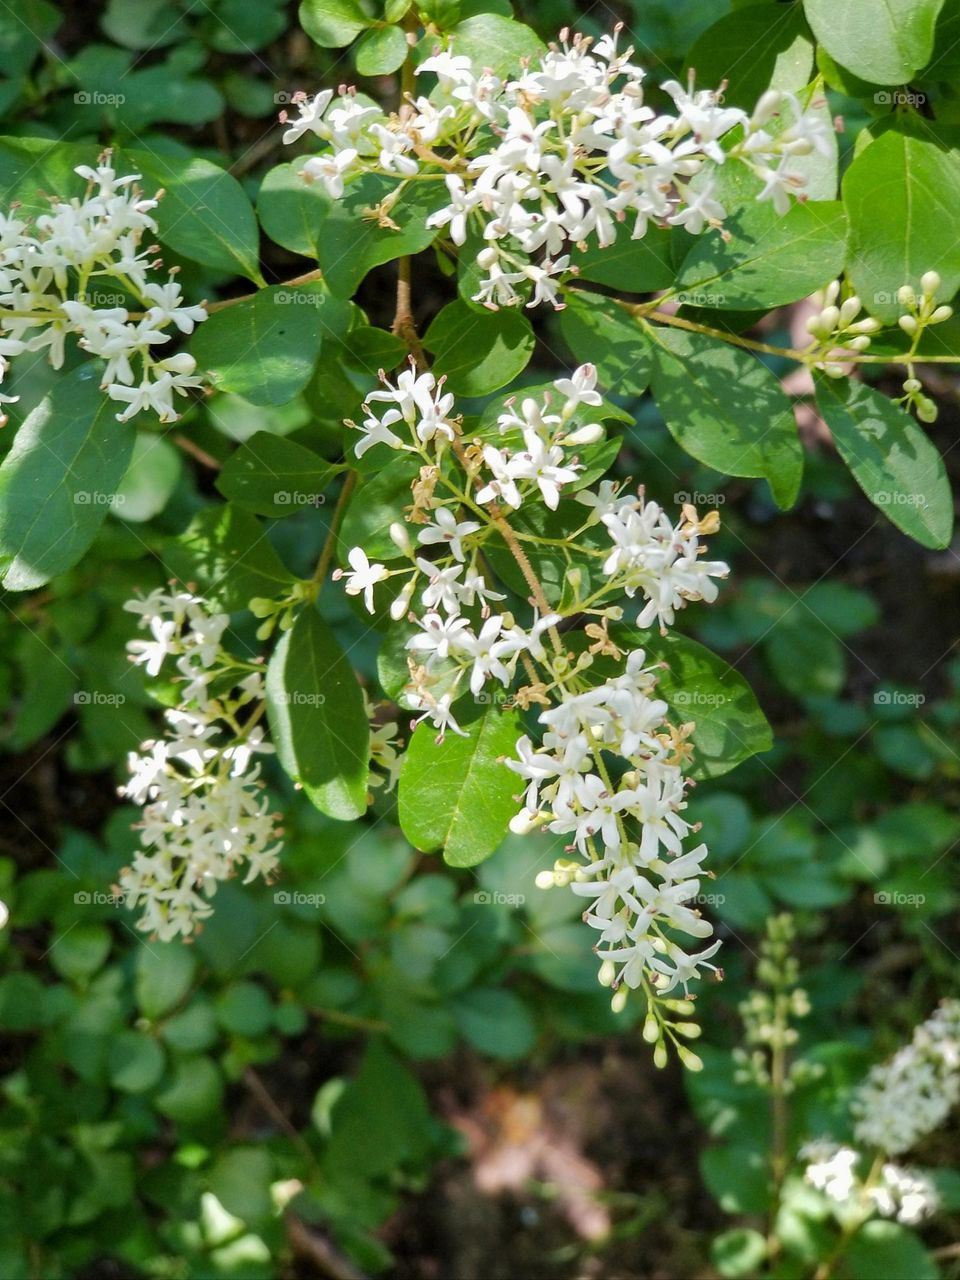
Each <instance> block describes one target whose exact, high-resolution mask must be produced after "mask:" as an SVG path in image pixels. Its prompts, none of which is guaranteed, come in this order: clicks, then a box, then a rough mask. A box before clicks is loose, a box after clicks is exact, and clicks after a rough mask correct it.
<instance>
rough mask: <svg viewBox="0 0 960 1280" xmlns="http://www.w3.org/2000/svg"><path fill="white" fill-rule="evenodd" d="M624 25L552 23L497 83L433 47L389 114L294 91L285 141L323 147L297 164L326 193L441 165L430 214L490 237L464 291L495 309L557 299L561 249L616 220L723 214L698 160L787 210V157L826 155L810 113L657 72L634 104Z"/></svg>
mask: <svg viewBox="0 0 960 1280" xmlns="http://www.w3.org/2000/svg"><path fill="white" fill-rule="evenodd" d="M619 30H620V28H619V27H618V28H617V29H616V31H615V32H614V34H613V35H607V36H604V37H603V38H602V39H600V40H599V41H597V43H596V44H593V43H592V41H591V40H590V39H588V38H586V37H583V36H579V35H575V36H573V38H572V39H570V38H569V34H568V32H566V31H563V32H561V34H560V41H559V43H558V44H556V45H552V46H551V47H550V48H549V49H548V50H547V52H546V53H544V54H543V56H542V57H541V58H539V60H538V63H537V65H532V64H531V63H530V61H529V60H521V63H520V65H519V66H518V68H517V74H516V76H515V78H513V79H507V80H502V79H500V78H499V77H498V76H497V75H495V74H494V73H493V72H492V71H491V70H489V69H488V68H485V67H483V66H482V65H478V64H477V63H476V62H474V61H473V60H472V59H471V58H469V57H467V56H465V55H463V54H456V53H453V52H451V51H449V50H442V51H438V52H436V53H435V54H434V55H433V56H432V57H428V58H426V59H425V60H424V61H423V62H421V63H420V65H419V67H417V74H418V75H422V74H423V73H425V72H428V73H433V74H434V75H435V76H436V77H437V81H438V83H437V86H436V87H435V88H434V90H433V91H432V92H431V94H430V95H429V97H424V96H419V97H416V98H413V97H411V98H410V99H409V100H408V101H407V102H405V103H404V104H403V106H402V107H401V109H400V110H399V112H396V113H393V114H390V115H388V114H386V113H385V112H383V111H382V110H381V109H380V108H379V107H377V106H376V105H375V104H374V103H372V102H370V101H369V100H366V99H363V98H361V97H359V96H357V95H356V94H355V92H353V91H349V90H341V93H340V95H339V96H337V97H335V96H334V94H333V91H332V90H329V89H327V90H324V91H323V92H322V93H319V94H317V95H316V96H315V97H314V98H307V97H306V96H305V95H299V97H298V101H299V108H300V117H299V119H298V120H296V121H295V122H293V123H292V124H291V125H290V127H289V128H288V129H287V130H286V132H285V133H284V141H285V142H294V141H296V140H297V139H299V138H301V137H302V136H303V135H304V134H305V133H312V134H314V135H316V136H317V137H318V138H320V139H322V140H323V141H324V142H326V143H328V144H329V150H327V151H325V152H324V153H323V154H321V155H317V156H314V157H312V158H310V159H308V160H307V161H306V162H305V163H304V165H303V168H302V169H301V174H302V176H303V178H304V180H305V181H307V182H315V181H319V182H322V183H323V184H324V186H325V187H326V190H327V192H328V193H329V194H330V196H331V197H333V198H335V199H339V198H340V197H341V196H342V195H343V192H344V186H345V183H346V182H347V181H349V179H350V178H352V177H354V176H355V175H357V174H361V173H376V174H381V175H386V176H389V177H392V178H396V179H397V180H398V182H406V181H409V180H415V179H418V178H424V177H429V178H433V179H436V178H439V177H442V178H443V179H444V181H445V183H446V188H447V197H448V200H447V203H446V204H445V205H444V206H443V207H442V208H440V209H438V210H437V211H436V212H435V213H434V214H432V216H431V217H430V218H429V220H428V225H429V226H433V227H446V228H448V234H449V236H450V238H451V240H452V241H453V242H454V244H456V245H463V244H464V243H465V242H466V240H467V236H468V232H469V231H470V230H474V231H475V232H476V234H477V237H478V239H480V240H482V241H484V242H485V243H484V245H483V247H482V248H481V249H480V250H479V252H478V254H477V257H476V262H477V266H478V267H479V269H480V271H481V272H482V273H484V274H483V279H482V281H481V283H480V286H479V289H478V291H477V293H476V294H475V295H474V299H475V301H479V302H483V303H485V304H487V305H488V306H491V307H497V306H501V305H506V306H509V305H516V304H519V303H521V302H522V301H524V300H525V298H526V297H527V295H530V294H531V291H532V296H530V297H529V301H528V302H527V305H528V306H531V307H532V306H537V305H538V304H540V303H541V302H549V303H552V304H553V305H559V300H558V294H557V288H558V284H559V280H558V277H561V276H562V275H563V274H564V273H565V272H567V271H569V269H570V259H569V249H570V248H571V247H572V246H573V245H583V244H587V243H589V242H590V241H593V242H595V243H596V244H597V245H599V246H601V247H603V246H607V245H611V244H613V243H614V241H615V240H616V238H617V235H618V234H619V228H620V227H621V226H622V225H626V227H627V234H628V235H629V236H630V237H631V238H633V239H638V238H640V237H642V236H643V235H645V234H646V231H647V228H648V226H649V225H650V224H651V223H656V224H661V225H672V226H681V227H685V228H686V229H687V230H688V231H690V232H692V233H693V234H697V233H699V232H701V231H702V230H703V229H704V228H705V227H706V226H719V225H720V224H721V223H722V221H723V219H724V217H725V216H726V211H725V209H724V207H723V205H722V204H721V203H720V201H719V200H718V199H717V194H716V187H715V183H714V182H713V180H712V179H711V178H710V176H709V174H707V173H706V172H701V171H703V170H704V166H705V165H706V164H707V162H708V161H709V162H712V163H713V164H714V165H721V164H723V163H725V162H727V161H728V160H729V159H731V158H736V159H738V160H740V161H742V162H744V163H746V164H747V165H749V166H750V167H751V168H752V169H753V170H754V172H756V173H757V174H758V175H759V176H760V177H761V179H762V180H763V183H764V185H763V188H762V190H761V191H760V193H759V195H758V197H757V198H758V199H759V200H771V201H772V202H773V204H774V206H775V207H776V209H777V210H778V211H779V212H781V213H782V212H785V211H786V209H787V208H788V207H789V203H790V195H791V193H793V194H797V193H800V192H802V189H803V187H804V185H805V179H804V174H803V168H802V166H800V165H798V163H797V160H798V158H799V157H802V156H805V155H807V154H809V153H810V152H812V151H815V150H817V151H821V152H828V151H829V147H830V143H829V130H828V126H826V125H824V123H823V121H822V119H821V117H820V116H819V115H817V114H816V113H815V112H814V111H812V110H804V108H803V107H801V105H800V103H799V102H798V101H797V99H796V98H795V97H794V96H793V95H791V94H787V93H780V92H776V91H770V92H768V93H765V94H764V95H763V97H762V98H761V99H760V101H759V103H758V104H757V106H756V109H755V110H754V112H753V114H752V115H747V114H746V113H745V112H744V111H741V110H740V109H739V108H737V107H726V106H723V105H722V101H721V95H720V94H719V93H717V92H715V91H712V90H709V89H702V90H695V89H694V87H693V83H692V81H691V83H690V84H689V85H688V86H687V87H686V88H684V87H683V86H682V85H680V84H678V83H677V82H676V81H667V82H666V83H665V84H664V85H663V89H664V90H665V92H666V93H667V94H669V96H670V97H671V98H672V99H673V103H674V111H673V112H672V113H671V112H667V113H659V112H657V111H655V110H654V109H653V108H652V107H651V106H649V105H648V104H647V103H646V101H645V98H644V88H643V81H644V79H645V72H644V71H643V69H642V68H641V67H639V66H637V65H636V64H635V63H633V62H632V61H631V58H632V56H633V50H632V49H626V50H624V51H620V50H618V48H617V43H618V36H619ZM281 119H283V120H284V121H286V115H285V114H284V115H283V116H282V117H281ZM734 130H738V133H737V134H736V135H735V137H734V138H731V136H730V135H731V134H732V133H733V131H734ZM722 144H726V145H722ZM441 151H442V154H441ZM698 175H700V177H699V178H698ZM694 179H697V180H696V181H694ZM390 200H391V198H388V201H387V202H385V203H386V204H387V205H388V206H389V203H390ZM382 212H383V215H384V216H388V215H389V208H388V207H382Z"/></svg>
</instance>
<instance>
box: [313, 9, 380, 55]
mask: <svg viewBox="0 0 960 1280" xmlns="http://www.w3.org/2000/svg"><path fill="white" fill-rule="evenodd" d="M300 25H301V26H302V27H303V29H304V31H305V32H306V33H307V35H308V36H309V37H310V39H311V40H313V41H314V43H315V44H318V45H320V46H321V48H324V49H341V48H343V46H344V45H347V44H349V43H350V41H351V40H353V38H354V37H355V36H358V35H359V34H360V32H361V31H363V29H364V28H365V27H369V26H370V19H369V18H368V17H367V15H366V14H365V13H364V12H363V9H361V7H360V5H359V4H358V2H357V0H303V3H302V4H301V5H300Z"/></svg>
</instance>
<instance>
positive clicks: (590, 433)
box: [563, 308, 949, 444]
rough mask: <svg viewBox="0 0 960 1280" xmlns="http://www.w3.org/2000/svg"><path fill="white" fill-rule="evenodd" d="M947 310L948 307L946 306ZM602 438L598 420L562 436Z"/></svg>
mask: <svg viewBox="0 0 960 1280" xmlns="http://www.w3.org/2000/svg"><path fill="white" fill-rule="evenodd" d="M947 309H948V310H949V308H947ZM602 439H603V427H601V426H600V424H599V422H591V423H590V424H589V425H588V426H586V427H580V429H579V430H577V431H574V432H572V433H571V434H570V435H568V436H566V437H565V438H564V441H563V443H564V444H596V443H597V441H598V440H602Z"/></svg>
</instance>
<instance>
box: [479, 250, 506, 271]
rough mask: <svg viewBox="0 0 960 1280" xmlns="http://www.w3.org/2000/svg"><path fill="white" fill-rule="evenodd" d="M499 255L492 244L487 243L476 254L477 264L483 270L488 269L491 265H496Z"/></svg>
mask: <svg viewBox="0 0 960 1280" xmlns="http://www.w3.org/2000/svg"><path fill="white" fill-rule="evenodd" d="M499 256H500V255H499V254H498V253H497V251H496V249H495V248H494V247H493V245H488V247H487V248H486V249H481V250H480V252H479V253H478V254H477V266H478V267H480V268H481V270H483V271H489V270H490V268H491V267H495V266H496V265H497V260H498V258H499Z"/></svg>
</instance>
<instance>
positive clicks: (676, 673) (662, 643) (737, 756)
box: [614, 626, 773, 778]
mask: <svg viewBox="0 0 960 1280" xmlns="http://www.w3.org/2000/svg"><path fill="white" fill-rule="evenodd" d="M614 632H615V634H616V635H617V637H618V643H620V644H621V645H625V646H629V647H632V648H642V649H646V650H647V653H648V655H649V659H650V660H651V661H654V662H664V663H666V670H665V671H663V672H662V673H661V675H660V677H659V679H658V682H657V695H658V696H659V697H661V698H663V699H664V700H665V701H666V702H667V703H668V705H669V706H670V708H671V710H672V711H673V713H674V717H675V719H676V720H677V721H678V722H686V721H689V720H693V721H695V723H696V728H695V730H694V732H693V744H694V747H695V748H696V755H695V756H694V768H693V776H694V777H696V778H718V777H719V776H720V775H721V774H724V773H728V772H729V771H730V770H731V769H733V768H734V767H735V766H736V765H738V764H740V762H741V761H742V760H746V759H747V758H748V757H749V756H752V755H756V754H757V752H758V751H769V750H770V748H771V747H772V746H773V736H772V734H771V732H770V725H769V724H768V723H767V719H766V716H765V715H764V714H763V712H762V711H761V710H760V707H759V706H758V704H757V700H756V698H755V697H754V694H753V690H752V689H751V688H750V686H749V684H747V682H746V680H745V679H744V678H743V676H742V675H740V673H739V671H735V670H734V668H733V667H731V666H729V665H728V664H727V663H726V662H724V661H723V659H722V658H719V657H717V655H716V654H715V653H711V651H710V650H709V649H707V648H705V647H704V646H703V645H702V644H698V643H697V641H696V640H690V639H688V638H687V637H686V636H681V635H677V634H675V633H674V634H671V635H668V636H660V635H657V634H648V633H646V632H642V631H636V630H634V629H633V628H630V627H619V626H618V627H616V628H615V629H614Z"/></svg>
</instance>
